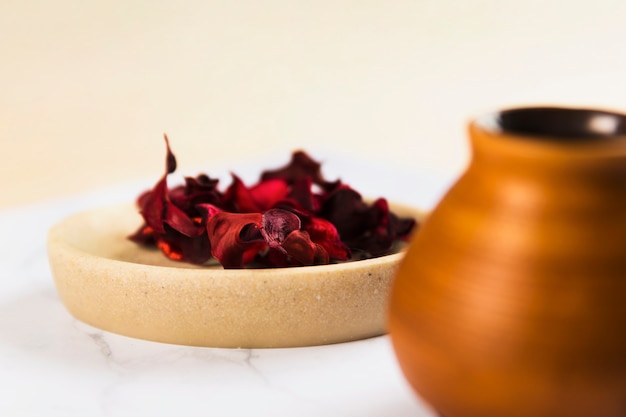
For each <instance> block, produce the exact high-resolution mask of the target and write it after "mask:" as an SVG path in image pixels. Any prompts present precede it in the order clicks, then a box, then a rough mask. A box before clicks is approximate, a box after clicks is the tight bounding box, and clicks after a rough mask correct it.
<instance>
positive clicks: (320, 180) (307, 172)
mask: <svg viewBox="0 0 626 417" xmlns="http://www.w3.org/2000/svg"><path fill="white" fill-rule="evenodd" d="M272 178H282V179H284V180H285V181H287V182H288V183H289V184H293V183H294V182H296V181H300V180H304V179H306V178H311V180H312V181H313V182H314V183H315V184H317V185H319V186H320V187H322V188H324V189H325V190H326V191H329V190H331V189H333V188H335V187H336V186H338V185H339V184H340V181H339V180H337V181H334V182H329V181H326V180H325V179H324V176H323V175H322V170H321V164H320V163H319V162H317V161H315V160H314V159H313V158H311V157H310V156H309V155H308V154H307V153H305V152H303V151H296V152H294V153H293V154H292V155H291V161H290V162H289V164H287V165H286V166H284V167H282V168H279V169H275V170H267V171H264V172H263V173H262V174H261V180H262V181H265V180H268V179H272Z"/></svg>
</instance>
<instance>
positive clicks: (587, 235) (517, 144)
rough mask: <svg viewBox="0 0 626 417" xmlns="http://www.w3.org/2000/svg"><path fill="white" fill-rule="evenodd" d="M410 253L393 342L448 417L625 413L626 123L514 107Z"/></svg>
mask: <svg viewBox="0 0 626 417" xmlns="http://www.w3.org/2000/svg"><path fill="white" fill-rule="evenodd" d="M469 137H470V143H471V148H472V158H471V161H470V163H469V165H468V168H467V170H466V171H465V173H464V174H463V175H462V176H461V177H460V178H459V179H458V181H457V182H456V183H455V184H454V185H453V186H452V187H451V188H450V190H449V191H448V192H447V193H446V194H445V196H444V197H443V198H442V200H441V201H440V202H439V204H438V205H437V206H436V207H435V208H434V210H433V211H432V213H431V214H430V216H429V218H428V219H427V220H426V221H425V222H424V224H423V226H422V228H421V229H420V231H419V232H418V233H417V234H416V236H415V237H414V239H413V241H412V242H411V244H410V246H409V249H408V252H407V254H406V256H405V258H404V260H403V262H402V263H401V265H400V268H399V270H398V272H397V275H396V278H395V281H394V284H393V287H392V291H391V299H390V307H389V331H390V335H391V340H392V343H393V347H394V350H395V353H396V356H397V359H398V362H399V364H400V366H401V368H402V371H403V372H404V375H405V376H406V378H407V380H408V381H409V383H410V384H411V385H412V387H413V388H414V390H415V391H416V393H417V394H418V395H419V396H420V397H421V398H423V399H424V400H425V401H426V402H427V403H429V404H430V405H431V406H432V407H433V408H434V409H435V410H437V412H438V413H440V414H441V415H442V416H445V417H625V416H626V115H622V114H619V113H612V112H606V111H599V110H592V109H574V108H516V109H509V110H505V111H501V112H497V113H494V114H490V115H486V116H484V117H480V118H478V119H476V120H474V121H472V122H471V123H470V125H469Z"/></svg>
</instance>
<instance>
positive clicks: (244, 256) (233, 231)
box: [206, 212, 266, 268]
mask: <svg viewBox="0 0 626 417" xmlns="http://www.w3.org/2000/svg"><path fill="white" fill-rule="evenodd" d="M262 222H263V215H262V214H260V213H228V212H220V213H216V214H214V215H213V216H212V217H210V218H209V219H208V220H207V224H206V229H207V235H208V238H209V240H210V241H211V242H212V243H213V244H212V247H211V252H212V254H213V256H214V257H215V258H216V259H217V260H218V261H219V262H220V263H221V264H222V265H223V266H224V268H242V267H243V266H244V265H245V264H247V263H249V262H250V261H251V260H252V259H250V258H254V256H253V255H255V254H256V253H257V252H259V251H261V250H263V249H264V248H265V247H266V244H265V241H264V240H262V239H260V240H255V239H251V238H250V236H251V235H250V233H249V232H250V230H249V229H250V225H252V226H254V227H256V228H257V229H260V228H261V224H262ZM242 237H243V238H242ZM259 237H260V235H259Z"/></svg>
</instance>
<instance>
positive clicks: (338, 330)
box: [48, 204, 419, 348]
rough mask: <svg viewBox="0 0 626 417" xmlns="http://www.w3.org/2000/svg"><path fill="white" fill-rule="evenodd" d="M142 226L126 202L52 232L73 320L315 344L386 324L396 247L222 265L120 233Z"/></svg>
mask: <svg viewBox="0 0 626 417" xmlns="http://www.w3.org/2000/svg"><path fill="white" fill-rule="evenodd" d="M393 209H394V210H395V211H396V212H397V213H398V214H400V215H403V216H405V215H411V216H416V217H417V216H419V213H418V212H416V211H415V210H412V209H409V208H406V207H399V206H394V207H393ZM141 223H142V220H141V218H140V216H139V215H138V214H137V210H136V209H135V207H134V206H133V205H131V204H128V205H121V206H114V207H108V208H100V209H95V210H91V211H87V212H83V213H79V214H76V215H73V216H71V217H69V218H67V219H65V220H63V221H61V222H60V223H58V224H57V225H55V226H54V227H53V228H52V229H51V230H50V232H49V235H48V255H49V260H50V265H51V268H52V274H53V276H54V280H55V284H56V287H57V290H58V292H59V295H60V297H61V300H62V301H63V303H64V304H65V306H66V307H67V309H68V310H69V311H70V313H71V314H72V315H74V316H75V317H76V318H78V319H79V320H81V321H84V322H85V323H88V324H90V325H92V326H95V327H98V328H100V329H103V330H107V331H110V332H114V333H118V334H122V335H126V336H131V337H136V338H140V339H147V340H153V341H158V342H166V343H175V344H183V345H194V346H211V347H245V348H253V347H255V348H261V347H291V346H309V345H320V344H328V343H337V342H345V341H351V340H357V339H362V338H367V337H372V336H377V335H381V334H383V333H385V331H386V317H385V314H386V305H387V296H388V293H389V286H390V280H391V279H392V277H393V275H394V272H395V270H396V267H397V265H398V262H399V260H400V259H401V257H402V256H403V254H402V253H395V254H392V255H388V256H384V257H380V258H376V259H368V260H364V261H354V262H348V263H343V264H336V265H322V266H310V267H298V268H274V269H244V270H224V269H222V267H221V266H214V267H198V266H194V265H190V264H186V263H181V262H175V261H170V260H168V259H166V258H165V257H164V256H163V255H162V254H161V253H160V252H159V251H158V250H156V249H155V250H152V249H146V248H143V247H140V246H139V245H137V244H135V243H133V242H131V241H129V240H128V239H126V236H128V235H129V234H130V233H132V232H133V231H134V230H136V229H137V228H138V227H139V225H140V224H141Z"/></svg>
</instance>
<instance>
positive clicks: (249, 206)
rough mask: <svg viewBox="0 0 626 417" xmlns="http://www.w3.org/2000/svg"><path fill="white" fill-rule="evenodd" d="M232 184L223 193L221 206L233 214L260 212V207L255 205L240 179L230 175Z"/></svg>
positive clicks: (248, 190)
mask: <svg viewBox="0 0 626 417" xmlns="http://www.w3.org/2000/svg"><path fill="white" fill-rule="evenodd" d="M232 177H233V182H232V183H231V184H230V186H229V187H228V188H227V189H226V191H225V192H224V198H223V201H222V203H223V205H224V207H225V208H226V209H227V210H228V211H231V212H233V213H255V212H259V211H261V207H260V206H259V205H258V204H257V202H256V201H255V200H254V197H253V196H252V193H251V192H250V189H249V188H248V187H246V185H245V184H244V183H243V181H241V179H240V178H239V177H238V176H236V175H235V174H232Z"/></svg>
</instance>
